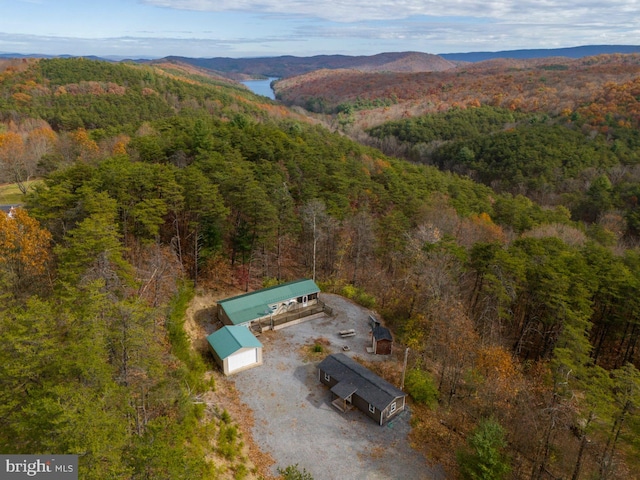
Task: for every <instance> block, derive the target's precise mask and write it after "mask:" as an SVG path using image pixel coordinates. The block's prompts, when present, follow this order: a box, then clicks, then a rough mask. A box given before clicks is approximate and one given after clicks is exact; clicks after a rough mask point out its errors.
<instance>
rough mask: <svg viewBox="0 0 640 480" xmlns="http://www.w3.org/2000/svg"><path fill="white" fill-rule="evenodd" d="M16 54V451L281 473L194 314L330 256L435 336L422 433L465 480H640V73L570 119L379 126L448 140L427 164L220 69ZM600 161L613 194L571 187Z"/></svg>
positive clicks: (405, 146) (7, 247)
mask: <svg viewBox="0 0 640 480" xmlns="http://www.w3.org/2000/svg"><path fill="white" fill-rule="evenodd" d="M634 58H635V57H634ZM634 61H635V60H634ZM634 61H631V62H630V63H631V65H632V66H630V67H629V68H630V69H632V68H635V67H633V65H635V63H634ZM2 68H3V69H2V71H1V72H0V115H1V117H0V122H1V124H0V125H1V126H0V162H1V163H0V166H1V168H2V169H1V175H2V177H1V178H0V181H4V182H13V183H18V184H19V185H22V187H23V189H24V190H25V192H26V193H25V195H24V199H25V204H24V209H18V210H17V211H16V212H15V214H14V215H13V216H11V217H10V216H8V215H5V214H3V213H0V295H2V300H3V301H2V303H0V331H1V332H2V336H3V342H2V344H1V345H0V383H1V385H0V387H1V388H0V395H1V396H2V401H0V451H2V452H3V453H18V452H20V453H24V452H29V453H38V452H52V451H55V452H56V453H75V454H79V455H80V468H81V472H80V476H81V478H96V479H98V478H100V479H101V478H132V479H134V478H172V479H178V478H184V479H193V478H257V477H258V476H259V475H260V474H264V472H258V471H256V470H254V469H252V467H251V464H250V462H249V460H248V459H247V458H244V457H243V456H242V454H240V453H239V452H240V441H241V440H240V438H239V437H238V431H237V429H236V426H235V425H234V424H233V419H231V418H229V415H228V414H227V413H226V412H225V411H224V407H223V406H209V407H207V408H205V406H204V405H203V403H202V402H201V401H200V399H201V395H202V394H203V393H204V392H205V391H207V390H208V389H210V388H214V387H215V386H214V385H212V384H211V382H210V381H206V380H205V378H206V377H205V370H206V369H210V368H212V363H211V359H210V358H209V357H208V356H201V355H200V354H198V353H196V352H194V351H193V350H191V349H190V348H189V344H188V342H187V338H186V335H185V333H184V331H183V329H182V319H183V314H184V309H185V306H186V303H187V302H188V300H189V298H190V296H191V295H192V294H193V290H194V288H200V289H226V288H229V287H231V286H233V287H241V288H243V289H250V288H256V287H260V286H262V285H265V284H273V283H274V282H278V281H284V280H291V279H295V278H300V277H303V276H309V275H310V274H311V272H312V271H313V269H314V268H315V271H316V272H317V279H318V282H319V284H320V285H321V286H322V288H323V289H324V290H325V291H332V292H338V293H342V294H343V295H346V296H349V297H351V298H352V299H354V300H355V301H358V302H360V303H363V304H365V305H367V306H369V307H372V308H375V309H376V310H377V311H378V312H380V314H381V316H382V317H383V318H384V319H385V320H386V323H387V324H388V325H390V326H391V327H392V329H393V331H394V334H395V336H396V338H397V341H398V343H399V344H401V345H403V346H404V345H406V346H408V347H409V348H410V356H409V367H410V369H409V372H408V374H407V383H406V385H407V390H408V391H409V393H410V394H411V396H412V398H413V400H412V402H413V403H412V415H413V417H412V424H413V426H414V427H413V432H412V439H413V441H414V444H415V445H416V448H418V449H420V450H421V451H423V452H424V454H425V455H426V456H427V459H428V461H429V462H430V463H434V464H435V463H438V464H441V465H443V467H444V468H445V470H446V471H447V476H448V478H514V479H516V478H522V479H525V478H527V479H529V478H533V479H543V478H570V477H571V478H575V479H578V478H592V477H593V478H616V479H618V478H619V479H628V478H638V474H637V472H638V471H640V464H639V463H638V459H639V458H640V455H639V453H640V445H639V443H638V438H640V437H639V435H638V434H639V433H640V410H639V407H640V373H639V372H638V370H637V367H638V366H640V353H639V351H638V350H639V348H638V347H639V346H638V337H639V336H640V298H639V297H638V296H637V295H636V292H637V291H638V286H639V285H640V251H639V250H638V248H637V247H636V245H637V241H636V238H637V231H636V230H634V229H635V228H637V227H636V226H634V225H635V224H634V223H633V218H634V216H633V215H634V214H635V213H636V211H635V210H634V208H633V207H634V206H635V204H634V201H633V199H632V197H631V194H630V193H629V196H628V197H624V196H623V195H622V194H621V193H618V191H617V190H616V189H617V188H619V185H618V184H616V183H615V182H612V181H611V179H609V184H607V182H606V178H609V177H608V175H609V170H608V169H613V168H615V167H616V166H621V167H628V172H633V167H634V165H635V159H636V156H637V145H635V143H633V142H634V141H635V140H634V139H635V138H636V137H635V136H634V135H635V134H634V133H633V131H634V130H633V127H635V126H637V123H635V122H637V121H638V118H637V112H636V113H634V112H635V110H634V108H635V104H634V101H636V100H637V98H636V97H637V94H636V93H634V92H635V90H634V89H633V88H634V87H633V85H634V84H633V83H629V85H630V86H629V87H628V88H627V89H626V90H624V92H627V93H625V94H624V95H625V96H624V98H626V99H627V101H626V102H618V103H615V102H613V103H612V102H611V101H610V100H609V99H610V98H611V97H608V96H605V95H604V92H605V91H601V93H598V94H596V95H595V97H594V98H595V100H594V101H593V102H592V103H590V104H585V103H581V104H580V105H579V106H577V107H576V108H574V109H573V110H571V111H568V112H564V113H563V112H558V113H559V114H561V115H562V118H564V121H563V122H560V121H554V122H549V121H548V120H549V119H548V118H546V117H544V115H542V114H541V112H537V111H536V112H533V111H531V110H527V109H524V108H522V109H518V108H516V109H513V110H510V109H508V108H507V109H505V108H498V107H499V106H498V105H495V106H489V107H482V108H477V109H470V110H466V111H457V110H455V111H451V112H449V113H448V115H449V117H442V116H432V117H428V118H426V119H423V120H420V121H418V120H416V121H415V122H416V123H415V124H414V123H409V124H408V126H405V125H404V124H397V125H396V124H394V125H389V126H385V127H380V130H379V131H375V132H374V131H371V132H370V133H371V135H372V136H373V135H376V136H379V137H380V138H381V139H384V138H387V137H389V136H393V137H395V138H397V140H394V142H396V143H394V145H395V146H396V147H398V149H399V150H398V151H399V153H403V154H406V153H408V152H414V150H415V149H416V148H417V149H418V151H422V150H420V149H419V148H418V147H419V146H420V145H422V144H424V145H427V147H426V148H425V155H426V156H425V157H424V158H423V157H420V158H418V159H417V160H419V161H413V162H409V161H407V160H402V159H398V158H394V157H391V156H387V155H385V154H383V153H381V152H380V151H379V150H376V149H374V148H371V147H367V146H363V145H362V144H359V143H356V142H354V141H353V140H351V139H349V138H348V137H347V136H345V135H343V134H339V133H332V132H330V131H329V130H328V129H326V128H324V127H322V126H319V125H317V124H313V123H311V122H310V121H307V120H305V119H304V118H302V117H300V116H296V115H294V114H293V113H292V112H291V111H289V110H287V109H286V108H284V107H281V106H278V105H277V104H275V103H271V102H269V101H268V100H266V99H264V98H258V97H255V96H253V95H251V94H250V93H248V92H247V91H246V90H244V89H242V88H236V87H232V86H228V85H225V84H223V83H221V82H220V81H219V80H215V79H212V78H210V77H203V76H200V75H198V74H197V72H192V73H189V74H188V76H186V75H185V73H184V72H179V71H175V70H171V69H170V68H167V67H166V66H165V67H163V68H154V67H150V66H139V65H129V64H109V63H101V62H94V61H89V60H83V59H64V60H62V59H52V60H39V61H25V62H17V63H15V62H13V63H11V62H9V63H6V64H3V67H2ZM548 72H549V75H552V74H554V72H557V70H556V69H553V68H552V69H549V70H548ZM603 75H605V74H603ZM622 75H623V76H624V75H627V77H625V78H626V80H625V81H629V82H631V76H632V74H631V73H625V72H623V73H622ZM538 81H540V80H539V79H537V80H536V82H538ZM437 90H438V91H440V92H446V89H444V90H443V89H442V88H438V89H437ZM483 91H484V90H483ZM606 91H609V92H611V91H615V92H618V91H620V92H622V90H621V89H617V88H613V87H611V88H609V90H606ZM505 92H506V91H505ZM594 92H595V91H594ZM495 94H496V95H497V93H495ZM505 94H506V93H505ZM621 95H622V93H621ZM429 98H432V99H433V100H431V101H434V102H435V101H439V100H437V95H436V93H434V94H433V96H432V97H429ZM492 98H494V97H493V96H492ZM531 98H533V97H531ZM541 98H542V97H541ZM599 98H602V101H601V102H600V100H597V99H599ZM616 98H618V97H616ZM443 102H445V103H443V107H442V108H443V109H444V110H448V108H447V106H450V103H449V101H448V100H447V99H446V98H445V99H443ZM598 102H600V103H598ZM599 105H602V108H607V109H611V108H612V105H617V106H616V107H615V111H613V112H612V111H610V110H607V111H606V112H605V111H603V110H601V109H598V108H597V107H598V106H599ZM500 106H501V105H500ZM625 109H626V110H625ZM627 111H628V112H629V113H628V114H626V116H624V118H622V117H621V118H618V117H617V116H616V115H617V113H616V112H627ZM601 112H604V113H603V116H602V118H601V119H600V118H599V117H598V116H597V114H598V113H601ZM551 115H552V112H549V113H548V116H551ZM590 115H593V119H591V117H590ZM621 115H622V114H621ZM633 115H636V117H634V116H633ZM587 119H590V120H589V121H587ZM418 122H422V123H418ZM598 122H600V123H598ZM620 122H622V123H620ZM624 122H630V123H629V126H626V125H627V124H626V123H624ZM612 123H615V125H617V126H615V128H614V126H612ZM585 125H586V127H585ZM505 127H506V128H505ZM618 128H619V129H620V130H617V129H618ZM558 129H565V130H558ZM405 130H406V131H407V132H408V133H407V136H406V138H401V134H400V133H399V132H401V131H402V132H404V131H405ZM414 130H415V132H414ZM565 132H569V133H565ZM591 132H595V134H592V133H591ZM616 132H624V133H625V135H626V136H624V135H622V134H620V135H619V136H616V137H615V138H613V135H616ZM414 133H415V134H414ZM402 135H404V134H402ZM509 135H512V136H514V137H515V139H514V138H512V137H510V136H509ZM371 138H373V137H371ZM493 138H495V139H497V140H499V143H497V145H493V144H487V143H486V142H488V140H487V139H493ZM616 141H618V146H617V147H615V148H614V146H613V145H615V142H616ZM483 142H485V143H483ZM510 142H511V143H510ZM512 143H513V144H515V145H522V147H521V149H520V150H518V149H516V148H515V147H513V151H515V152H518V153H517V154H514V155H513V159H512V160H510V161H509V162H507V161H504V162H501V161H499V160H498V159H500V158H502V157H500V156H499V154H500V155H502V156H503V157H504V158H511V157H507V153H506V152H510V151H511V149H510V148H509V145H511V144H512ZM492 145H493V147H492ZM501 145H506V146H504V147H502V150H500V149H499V148H498V147H500V146H501ZM400 147H402V148H400ZM420 148H422V147H420ZM490 148H494V149H496V150H495V152H494V153H491V151H490ZM531 150H535V151H538V150H540V151H544V154H545V156H544V158H543V159H542V160H539V163H540V166H539V167H538V166H534V165H533V163H535V162H534V161H533V160H530V161H527V162H524V165H518V161H519V160H520V157H521V155H522V154H523V153H522V152H530V151H531ZM451 152H453V153H451ZM499 152H502V153H499ZM566 152H568V153H566ZM622 152H626V153H625V154H624V155H626V156H625V157H623V153H622ZM413 154H414V153H412V155H413ZM452 156H453V157H455V158H452ZM465 156H466V157H470V158H466V157H465ZM458 157H461V158H460V159H458ZM557 157H561V158H557ZM623 158H624V161H623ZM456 159H457V160H456ZM552 159H553V160H552ZM413 160H416V158H413ZM458 161H459V163H455V162H458ZM465 162H467V163H465ZM474 162H475V163H474ZM492 162H494V163H495V165H494V164H492ZM547 162H550V163H552V162H555V163H552V165H551V166H550V167H549V168H548V170H549V173H548V174H547V173H545V172H547V170H545V165H546V163H547ZM425 163H432V164H433V165H426V164H425ZM436 165H438V166H441V167H443V168H446V169H448V170H449V171H441V170H440V169H439V168H438V167H437V166H436ZM525 167H526V168H525ZM528 168H529V169H530V170H527V169H528ZM495 169H497V170H498V173H497V174H496V173H495V172H494V170H495ZM471 170H473V171H474V172H476V173H473V175H474V176H476V177H477V178H478V179H479V180H483V181H485V182H486V183H487V185H484V184H482V183H479V182H475V181H474V180H472V179H471V178H469V177H467V176H461V175H459V173H465V174H466V173H469V172H470V171H471ZM518 170H520V171H521V174H522V177H523V180H522V181H520V180H518V178H516V177H514V173H513V172H516V173H517V171H518ZM540 171H542V172H543V173H544V175H543V174H541V173H540ZM583 171H590V172H591V171H592V172H594V173H593V176H592V177H591V178H595V179H600V178H601V177H602V178H601V180H599V182H600V183H598V182H596V181H593V182H591V184H590V185H599V186H597V187H596V186H594V187H593V189H592V191H591V193H589V194H587V195H586V196H585V197H584V198H583V197H579V195H578V194H577V193H576V192H579V188H575V190H571V191H568V192H567V193H568V194H569V195H567V198H564V197H563V194H564V193H565V191H564V190H562V191H561V188H564V187H562V186H563V185H565V184H568V183H570V182H571V180H572V179H574V178H576V172H583ZM456 172H459V173H456ZM625 173H626V172H625ZM629 174H630V175H631V173H629ZM491 175H494V177H491ZM605 177H606V178H605ZM34 178H38V179H40V181H39V182H36V184H35V187H31V186H30V185H32V184H31V183H28V180H31V179H34ZM538 178H540V180H537V179H538ZM578 178H579V175H578ZM625 178H627V183H628V184H629V185H628V186H627V187H626V188H627V190H624V191H625V192H631V191H633V188H635V187H634V183H633V182H634V180H633V179H631V180H629V178H631V177H625ZM495 180H497V181H498V182H497V183H496V182H495ZM520 184H522V185H523V186H520ZM492 187H494V188H492ZM553 189H557V190H558V191H554V190H553ZM550 190H551V192H550V193H549V191H550ZM543 193H548V194H549V195H551V194H557V195H558V196H559V197H561V198H560V199H556V198H555V197H554V199H553V201H550V200H548V199H547V198H543V196H542V194H543ZM525 194H532V197H533V198H534V199H532V198H529V197H527V196H526V195H525ZM533 194H535V195H533ZM571 194H573V197H572V196H571ZM574 197H575V198H574ZM607 199H608V200H607ZM534 200H540V201H544V205H541V204H539V203H536V201H534ZM607 201H609V202H611V203H606V202H607ZM589 202H591V203H589ZM616 202H623V203H624V205H621V204H619V203H616ZM625 209H626V210H625ZM479 471H483V472H485V473H484V475H485V476H484V477H477V475H478V473H477V472H479ZM487 472H488V473H487ZM474 475H476V476H474ZM487 475H488V476H487Z"/></svg>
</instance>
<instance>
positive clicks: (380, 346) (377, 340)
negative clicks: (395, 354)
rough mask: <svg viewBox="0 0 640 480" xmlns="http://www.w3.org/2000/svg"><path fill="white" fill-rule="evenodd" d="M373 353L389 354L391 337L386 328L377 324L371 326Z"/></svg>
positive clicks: (391, 343) (391, 342)
mask: <svg viewBox="0 0 640 480" xmlns="http://www.w3.org/2000/svg"><path fill="white" fill-rule="evenodd" d="M372 337H373V353H375V354H376V355H391V347H392V345H393V338H392V337H391V332H390V331H389V329H388V328H385V327H383V326H380V325H377V326H376V327H374V328H373V332H372Z"/></svg>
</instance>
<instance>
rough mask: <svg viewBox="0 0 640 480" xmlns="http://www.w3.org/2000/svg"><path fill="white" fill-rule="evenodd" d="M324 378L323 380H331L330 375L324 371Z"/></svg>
mask: <svg viewBox="0 0 640 480" xmlns="http://www.w3.org/2000/svg"><path fill="white" fill-rule="evenodd" d="M324 379H325V381H327V382H328V381H329V380H331V375H329V374H328V373H325V374H324Z"/></svg>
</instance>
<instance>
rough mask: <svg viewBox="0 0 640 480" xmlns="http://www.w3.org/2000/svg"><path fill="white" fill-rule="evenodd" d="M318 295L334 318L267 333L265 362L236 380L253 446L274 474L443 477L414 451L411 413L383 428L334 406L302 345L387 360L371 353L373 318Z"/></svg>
mask: <svg viewBox="0 0 640 480" xmlns="http://www.w3.org/2000/svg"><path fill="white" fill-rule="evenodd" d="M321 296H322V300H323V301H324V302H325V303H327V304H328V305H329V306H331V307H332V308H333V309H334V316H333V317H331V318H329V317H324V318H318V319H315V320H310V321H308V322H305V323H302V324H299V325H294V326H291V327H287V328H284V329H282V330H278V331H275V332H264V333H263V334H262V335H261V336H260V341H261V342H262V343H263V345H264V350H263V359H264V364H263V365H262V366H260V367H257V368H253V369H251V370H246V371H244V372H240V373H238V374H236V375H234V376H233V377H231V379H232V380H233V381H234V382H235V386H236V389H237V390H238V392H239V394H240V397H241V398H242V401H243V402H244V403H246V404H247V405H248V407H249V408H250V409H251V410H252V411H253V416H254V427H253V432H252V435H253V440H254V441H255V443H256V444H257V445H258V446H260V448H261V449H262V450H264V451H266V452H268V453H270V454H271V455H272V456H273V458H274V459H275V461H276V464H275V465H274V466H273V469H272V473H273V474H274V475H276V474H277V468H278V467H280V468H285V467H286V466H288V465H293V464H298V466H299V468H300V470H302V468H305V469H306V470H307V471H308V472H309V473H310V474H311V475H313V478H314V479H315V480H325V479H327V480H333V479H371V480H377V479H402V480H405V479H440V478H444V475H443V474H442V472H441V471H439V470H434V469H432V468H430V467H429V466H428V465H427V464H426V462H425V460H424V458H423V456H422V455H420V454H419V453H417V452H416V451H414V450H413V449H411V447H410V446H409V443H408V439H407V435H408V433H409V430H410V426H409V418H410V415H411V413H410V411H409V410H405V411H404V412H402V413H401V414H399V415H398V417H396V418H395V419H393V420H392V421H391V422H389V423H388V424H386V425H384V426H382V427H381V426H379V425H378V424H376V423H375V422H374V421H373V420H371V419H370V418H369V417H367V416H366V415H365V414H363V413H362V412H360V411H359V410H357V409H352V410H350V411H348V412H347V413H342V412H340V411H338V410H337V409H336V408H334V407H333V406H332V405H331V392H330V391H329V390H328V388H327V387H326V386H324V385H322V384H321V383H320V382H319V380H318V372H317V368H316V365H317V363H318V361H314V360H312V359H310V358H309V356H308V355H307V354H306V352H309V351H310V349H309V348H305V346H310V345H313V343H314V340H316V339H318V338H325V339H327V340H329V343H330V344H329V346H328V347H326V348H327V350H328V351H330V352H333V353H335V352H339V351H340V352H342V351H343V348H342V347H343V346H344V345H347V346H348V347H349V350H348V351H346V352H344V353H346V354H347V355H351V356H355V355H357V356H360V357H362V358H365V357H366V358H367V360H384V358H383V357H382V356H375V355H372V354H368V353H367V351H366V347H367V346H370V336H369V325H368V314H369V313H371V312H369V311H367V310H366V309H363V308H361V307H359V306H357V305H355V304H353V303H351V302H350V301H348V300H346V299H344V298H342V297H339V296H337V295H330V294H321ZM349 328H353V329H355V330H356V335H355V336H354V337H350V338H340V336H339V334H338V332H339V331H340V330H344V329H349Z"/></svg>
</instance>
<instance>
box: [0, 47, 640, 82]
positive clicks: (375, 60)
mask: <svg viewBox="0 0 640 480" xmlns="http://www.w3.org/2000/svg"><path fill="white" fill-rule="evenodd" d="M615 53H621V54H629V53H640V45H583V46H578V47H567V48H549V49H522V50H503V51H498V52H486V51H485V52H468V53H444V54H439V55H435V54H430V53H423V52H412V51H408V52H387V53H379V54H376V55H357V56H350V55H315V56H310V57H299V56H293V55H282V56H277V57H253V58H230V57H212V58H194V57H182V56H168V57H164V58H146V59H131V58H124V57H113V56H104V57H99V56H94V55H86V56H84V58H89V59H94V60H107V61H133V62H140V63H152V64H153V63H165V64H166V63H174V64H182V65H192V66H195V67H198V68H204V69H206V70H209V71H213V72H214V73H216V74H218V75H221V76H225V77H227V78H231V79H234V80H246V79H247V78H250V77H277V78H285V77H292V76H295V75H302V74H305V73H309V72H312V71H315V70H325V69H328V70H338V69H350V70H358V71H361V72H385V71H386V72H396V73H401V72H406V73H415V72H441V71H445V70H449V69H452V68H455V67H456V66H458V65H459V64H460V63H463V62H464V63H476V62H481V61H485V60H492V59H500V58H507V59H534V58H547V57H567V58H583V57H590V56H595V55H602V54H615ZM54 57H60V58H68V57H74V55H45V54H20V53H0V58H54Z"/></svg>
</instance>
